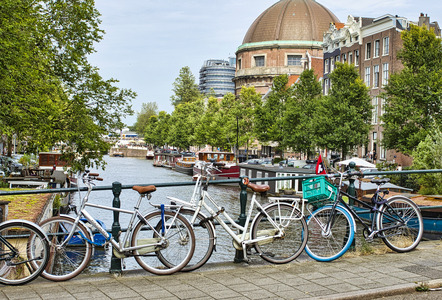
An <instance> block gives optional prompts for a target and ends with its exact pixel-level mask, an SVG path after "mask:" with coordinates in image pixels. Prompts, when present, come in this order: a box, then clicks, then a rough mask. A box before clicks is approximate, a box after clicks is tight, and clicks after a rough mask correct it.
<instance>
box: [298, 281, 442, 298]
mask: <svg viewBox="0 0 442 300" xmlns="http://www.w3.org/2000/svg"><path fill="white" fill-rule="evenodd" d="M419 284H420V283H419V282H417V283H406V284H400V285H395V286H389V287H383V288H378V289H371V290H363V291H354V292H348V293H341V294H336V295H329V296H326V297H313V298H311V297H310V298H305V299H309V300H319V299H331V300H347V299H348V300H351V299H377V298H382V297H387V296H395V295H402V294H408V293H413V292H415V291H416V287H418V286H419ZM425 284H426V285H427V286H428V287H429V288H439V287H442V279H435V280H431V281H428V282H425Z"/></svg>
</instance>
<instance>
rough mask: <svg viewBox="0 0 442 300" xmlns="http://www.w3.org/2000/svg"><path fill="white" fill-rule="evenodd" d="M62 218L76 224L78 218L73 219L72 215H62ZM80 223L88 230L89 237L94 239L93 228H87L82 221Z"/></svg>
mask: <svg viewBox="0 0 442 300" xmlns="http://www.w3.org/2000/svg"><path fill="white" fill-rule="evenodd" d="M60 217H64V218H68V219H71V220H72V222H75V219H76V217H73V216H70V215H65V214H60ZM78 223H80V224H81V225H83V226H84V227H85V228H86V230H87V232H88V233H89V236H90V237H92V239H93V236H94V235H93V234H92V230H91V228H90V227H89V226H87V225H86V223H84V222H83V221H82V220H79V221H78ZM92 248H94V247H92Z"/></svg>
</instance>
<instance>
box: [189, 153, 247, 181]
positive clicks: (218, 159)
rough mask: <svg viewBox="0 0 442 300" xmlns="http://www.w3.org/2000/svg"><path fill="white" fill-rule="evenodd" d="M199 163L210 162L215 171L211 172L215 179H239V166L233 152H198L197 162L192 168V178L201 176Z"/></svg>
mask: <svg viewBox="0 0 442 300" xmlns="http://www.w3.org/2000/svg"><path fill="white" fill-rule="evenodd" d="M201 162H211V163H213V165H214V166H215V167H216V169H217V170H213V171H212V173H213V175H215V179H230V178H238V177H239V166H238V165H237V164H236V161H235V154H234V153H233V152H199V153H198V160H197V161H196V162H195V165H194V166H193V176H194V179H195V178H196V176H198V175H200V174H201V165H202V164H201Z"/></svg>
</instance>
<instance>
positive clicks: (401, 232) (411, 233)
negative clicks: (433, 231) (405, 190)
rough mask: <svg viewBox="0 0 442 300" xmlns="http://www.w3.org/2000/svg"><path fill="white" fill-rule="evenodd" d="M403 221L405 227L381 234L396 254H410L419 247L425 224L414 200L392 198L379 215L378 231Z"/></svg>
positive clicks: (401, 197)
mask: <svg viewBox="0 0 442 300" xmlns="http://www.w3.org/2000/svg"><path fill="white" fill-rule="evenodd" d="M403 221H404V222H405V223H404V224H403V226H400V227H396V228H392V229H391V230H386V231H382V232H381V233H380V235H381V238H382V240H383V242H384V243H385V244H386V245H387V246H388V247H389V248H390V249H392V250H394V251H396V252H409V251H411V250H413V249H414V248H416V247H417V245H419V243H420V241H421V239H422V235H423V232H424V223H423V218H422V214H421V212H420V209H419V207H418V206H417V205H416V204H415V203H414V202H413V201H412V200H410V199H408V198H406V197H403V196H396V197H391V198H390V199H388V201H387V203H386V204H384V205H383V207H382V208H381V211H380V212H379V214H378V217H377V226H378V230H382V229H384V228H387V227H388V226H391V225H393V224H398V223H402V222H403Z"/></svg>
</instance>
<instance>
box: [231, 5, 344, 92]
mask: <svg viewBox="0 0 442 300" xmlns="http://www.w3.org/2000/svg"><path fill="white" fill-rule="evenodd" d="M336 22H339V20H338V18H337V17H336V16H335V15H334V14H333V13H332V12H331V11H329V10H328V9H327V8H325V7H324V6H322V5H321V4H319V3H317V2H316V1H314V0H281V1H278V2H277V3H275V4H274V5H272V6H271V7H269V8H268V9H267V10H265V11H264V12H263V13H262V14H261V15H260V16H259V17H258V18H257V19H256V20H255V21H254V22H253V24H252V25H251V26H250V28H249V29H248V31H247V33H246V35H245V37H244V40H243V43H242V45H241V46H239V47H238V50H237V52H236V75H235V78H234V82H235V94H236V95H238V94H239V93H240V91H241V87H242V86H254V87H255V89H256V91H257V92H259V93H260V94H261V95H264V94H266V93H267V92H268V91H269V89H270V88H271V87H272V84H273V78H274V77H276V76H279V75H282V74H289V77H291V79H290V80H291V81H294V80H293V79H294V78H297V77H298V76H299V75H300V74H301V73H302V72H303V71H304V70H305V69H307V68H308V69H313V70H315V73H316V75H317V76H318V78H320V77H321V76H322V74H323V70H322V68H323V63H322V61H323V50H322V40H323V34H324V32H325V31H326V30H327V29H328V28H329V24H330V23H336ZM293 77H294V78H293Z"/></svg>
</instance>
